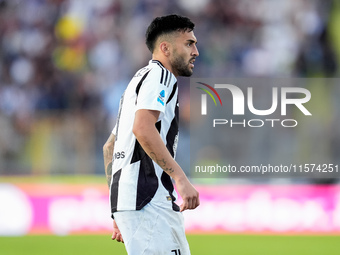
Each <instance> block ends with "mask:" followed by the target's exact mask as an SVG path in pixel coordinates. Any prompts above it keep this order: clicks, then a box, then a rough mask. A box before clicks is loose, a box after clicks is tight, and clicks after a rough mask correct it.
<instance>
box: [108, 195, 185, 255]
mask: <svg viewBox="0 0 340 255" xmlns="http://www.w3.org/2000/svg"><path fill="white" fill-rule="evenodd" d="M114 218H115V220H116V223H117V226H118V228H119V230H120V232H121V233H122V237H123V239H124V243H125V248H126V251H127V253H128V254H129V255H190V250H189V245H188V242H187V239H186V236H185V230H184V219H183V215H182V213H180V212H175V211H173V210H171V209H165V208H162V207H159V206H156V205H154V204H153V203H152V201H151V202H150V203H148V204H147V205H146V206H144V207H143V209H141V210H139V211H120V212H115V213H114Z"/></svg>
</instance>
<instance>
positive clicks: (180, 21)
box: [145, 14, 195, 53]
mask: <svg viewBox="0 0 340 255" xmlns="http://www.w3.org/2000/svg"><path fill="white" fill-rule="evenodd" d="M194 27H195V24H194V23H193V22H192V21H191V20H190V19H189V18H187V17H183V16H180V15H177V14H171V15H167V16H162V17H157V18H155V19H154V20H153V21H152V22H151V24H150V25H149V27H148V29H147V30H146V33H145V43H146V46H148V49H149V50H150V51H151V53H152V52H153V51H154V49H155V43H156V41H157V39H158V38H159V36H161V35H164V34H169V33H172V32H175V31H182V32H186V31H188V32H190V31H192V30H194Z"/></svg>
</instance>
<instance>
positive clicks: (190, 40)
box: [187, 39, 197, 44]
mask: <svg viewBox="0 0 340 255" xmlns="http://www.w3.org/2000/svg"><path fill="white" fill-rule="evenodd" d="M187 42H190V43H194V44H197V41H195V40H193V39H188V40H187Z"/></svg>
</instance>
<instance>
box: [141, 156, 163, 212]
mask: <svg viewBox="0 0 340 255" xmlns="http://www.w3.org/2000/svg"><path fill="white" fill-rule="evenodd" d="M157 189H158V177H157V175H156V170H155V166H154V165H153V161H152V159H151V158H150V157H149V156H148V155H145V157H144V158H143V159H142V160H141V161H140V167H139V174H138V184H137V198H136V210H140V209H142V208H143V207H144V206H145V205H146V204H148V203H149V202H150V201H151V200H152V198H153V197H154V196H155V194H156V192H157Z"/></svg>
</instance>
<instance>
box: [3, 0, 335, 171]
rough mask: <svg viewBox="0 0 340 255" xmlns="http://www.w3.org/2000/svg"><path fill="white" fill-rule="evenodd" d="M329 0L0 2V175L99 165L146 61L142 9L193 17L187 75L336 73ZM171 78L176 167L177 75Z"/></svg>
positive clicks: (185, 90)
mask: <svg viewBox="0 0 340 255" xmlns="http://www.w3.org/2000/svg"><path fill="white" fill-rule="evenodd" d="M337 2H338V1H334V2H333V1H322V0H282V1H272V0H251V1H250V0H225V1H223V0H198V1H188V0H174V1H160V0H141V1H137V0H95V1H82V0H44V1H43V0H0V174H1V175H13V174H38V175H39V174H94V173H96V174H100V173H103V163H102V145H103V143H104V142H105V140H106V138H107V137H108V135H109V132H110V131H111V129H112V127H113V125H114V121H115V116H116V113H117V110H118V109H117V108H118V103H119V98H120V96H121V94H122V92H123V91H124V89H125V87H126V85H127V83H128V82H129V80H130V78H131V76H132V75H133V74H134V72H135V71H136V70H137V69H139V68H140V67H142V66H144V65H145V64H146V63H147V61H148V60H149V59H150V58H151V55H150V53H149V52H148V50H147V48H146V46H145V44H144V33H145V30H146V27H147V26H148V24H149V23H150V21H151V20H152V19H153V18H154V17H156V16H159V15H164V14H169V13H178V14H181V15H187V16H189V17H190V18H191V19H192V20H193V21H194V22H195V23H196V29H195V34H196V37H197V38H198V41H199V43H198V48H199V51H200V57H199V58H198V59H197V61H196V63H195V73H194V77H225V76H229V77H239V76H241V77H246V76H261V77H265V76H271V77H272V76H280V77H292V76H298V77H316V76H317V77H336V76H337V75H338V71H339V59H340V35H339V32H338V25H339V24H340V21H339V19H340V17H339V15H340V10H339V8H340V5H339V4H338V3H337ZM180 82H181V86H180V89H181V93H182V94H181V96H180V100H181V107H182V115H181V124H182V137H181V140H180V143H181V146H179V149H180V152H179V153H178V157H179V161H180V163H181V162H182V164H184V165H186V164H188V157H187V156H185V155H186V153H185V152H186V151H187V149H188V144H189V143H188V140H189V138H188V137H189V134H188V123H189V86H188V84H189V80H188V79H182V78H180ZM330 93H331V92H330Z"/></svg>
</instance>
